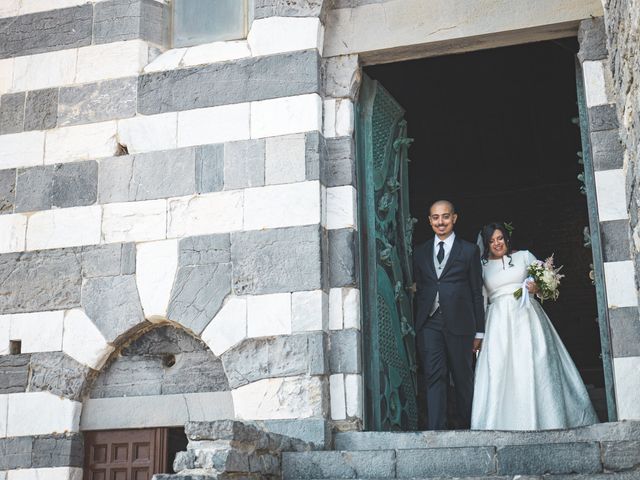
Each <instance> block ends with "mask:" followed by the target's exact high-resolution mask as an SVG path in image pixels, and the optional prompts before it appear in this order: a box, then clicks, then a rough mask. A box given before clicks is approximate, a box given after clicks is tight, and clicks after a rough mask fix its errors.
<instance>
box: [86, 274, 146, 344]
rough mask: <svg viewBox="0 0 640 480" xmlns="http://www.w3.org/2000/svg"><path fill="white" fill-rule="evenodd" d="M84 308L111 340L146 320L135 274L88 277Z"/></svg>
mask: <svg viewBox="0 0 640 480" xmlns="http://www.w3.org/2000/svg"><path fill="white" fill-rule="evenodd" d="M82 308H83V309H84V311H85V312H86V314H87V316H88V317H89V318H90V319H91V320H92V321H93V323H94V324H95V325H96V326H97V327H98V329H99V330H100V332H101V333H102V335H104V338H105V339H106V340H107V342H110V343H112V342H113V341H114V340H115V339H117V338H118V337H119V336H120V335H122V334H124V333H126V332H127V331H128V330H130V329H131V328H133V327H135V326H136V325H138V324H140V323H142V322H143V321H144V315H143V313H142V306H141V305H140V298H139V297H138V291H137V289H136V281H135V277H134V276H133V275H122V276H119V277H97V278H87V279H85V280H84V281H83V284H82Z"/></svg>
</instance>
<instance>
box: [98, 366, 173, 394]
mask: <svg viewBox="0 0 640 480" xmlns="http://www.w3.org/2000/svg"><path fill="white" fill-rule="evenodd" d="M162 377H163V365H162V358H161V357H159V356H125V357H120V358H116V359H115V361H114V362H113V363H111V364H110V365H109V366H108V367H107V368H106V369H105V370H104V371H103V372H102V373H101V375H100V376H99V377H98V378H97V379H96V381H95V382H94V383H93V385H92V387H91V398H118V397H146V396H154V395H161V394H162Z"/></svg>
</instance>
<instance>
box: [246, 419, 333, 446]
mask: <svg viewBox="0 0 640 480" xmlns="http://www.w3.org/2000/svg"><path fill="white" fill-rule="evenodd" d="M252 423H253V424H255V425H256V426H258V427H259V428H261V429H263V430H266V431H268V432H272V433H277V434H279V435H284V436H286V437H290V438H296V439H299V440H302V441H304V442H309V443H312V444H313V445H314V446H315V447H317V448H327V447H329V445H331V427H330V426H329V424H328V422H327V421H326V420H324V419H322V418H296V419H282V420H263V421H256V422H252Z"/></svg>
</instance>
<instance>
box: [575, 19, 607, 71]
mask: <svg viewBox="0 0 640 480" xmlns="http://www.w3.org/2000/svg"><path fill="white" fill-rule="evenodd" d="M578 42H579V43H580V52H578V58H579V59H580V61H581V62H584V61H585V60H602V59H606V58H607V32H606V30H605V25H604V18H603V17H598V18H591V19H588V20H583V21H582V22H580V27H579V28H578Z"/></svg>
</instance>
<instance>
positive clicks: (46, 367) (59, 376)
mask: <svg viewBox="0 0 640 480" xmlns="http://www.w3.org/2000/svg"><path fill="white" fill-rule="evenodd" d="M89 378H91V369H90V368H89V367H87V366H85V365H82V364H80V363H78V362H76V361H75V360H74V359H73V358H71V357H68V356H67V355H66V354H64V353H63V352H41V353H40V352H39V353H32V354H31V379H30V381H29V391H30V392H35V391H50V392H51V393H54V394H55V395H58V396H60V397H65V398H70V399H72V400H79V401H80V400H81V399H82V394H83V392H84V388H85V384H86V382H87V380H88V379H89Z"/></svg>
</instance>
